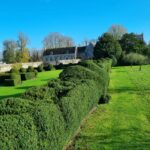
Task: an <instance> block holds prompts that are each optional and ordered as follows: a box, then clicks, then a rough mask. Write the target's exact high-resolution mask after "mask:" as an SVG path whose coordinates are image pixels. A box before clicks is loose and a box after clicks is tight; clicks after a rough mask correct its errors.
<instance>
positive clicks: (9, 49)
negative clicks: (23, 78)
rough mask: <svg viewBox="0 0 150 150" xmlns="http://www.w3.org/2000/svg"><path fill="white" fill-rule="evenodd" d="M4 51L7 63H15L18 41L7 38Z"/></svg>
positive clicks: (4, 59) (4, 58)
mask: <svg viewBox="0 0 150 150" xmlns="http://www.w3.org/2000/svg"><path fill="white" fill-rule="evenodd" d="M3 46H4V51H3V61H4V62H6V63H15V62H16V60H15V50H16V47H17V45H16V42H15V41H13V40H5V41H4V42H3Z"/></svg>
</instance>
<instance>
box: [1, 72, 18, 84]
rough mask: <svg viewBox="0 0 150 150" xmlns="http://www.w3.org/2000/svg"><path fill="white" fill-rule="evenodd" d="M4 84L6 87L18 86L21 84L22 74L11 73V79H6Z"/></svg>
mask: <svg viewBox="0 0 150 150" xmlns="http://www.w3.org/2000/svg"><path fill="white" fill-rule="evenodd" d="M4 84H5V85H6V86H16V85H19V84H21V76H20V74H16V73H11V74H10V78H9V79H5V81H4Z"/></svg>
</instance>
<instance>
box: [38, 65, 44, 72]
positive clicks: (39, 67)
mask: <svg viewBox="0 0 150 150" xmlns="http://www.w3.org/2000/svg"><path fill="white" fill-rule="evenodd" d="M37 71H38V72H42V71H44V67H43V64H41V65H40V66H38V68H37Z"/></svg>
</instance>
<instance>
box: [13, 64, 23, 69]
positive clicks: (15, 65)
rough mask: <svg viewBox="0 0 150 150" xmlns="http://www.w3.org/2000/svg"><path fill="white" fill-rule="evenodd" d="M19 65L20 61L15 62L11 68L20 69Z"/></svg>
mask: <svg viewBox="0 0 150 150" xmlns="http://www.w3.org/2000/svg"><path fill="white" fill-rule="evenodd" d="M21 66H22V65H21V63H15V64H13V65H12V68H13V69H15V70H20V68H21Z"/></svg>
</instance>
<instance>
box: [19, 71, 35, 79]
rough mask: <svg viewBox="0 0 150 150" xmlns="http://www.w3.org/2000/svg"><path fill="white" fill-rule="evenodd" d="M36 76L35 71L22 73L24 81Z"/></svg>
mask: <svg viewBox="0 0 150 150" xmlns="http://www.w3.org/2000/svg"><path fill="white" fill-rule="evenodd" d="M35 77H36V74H35V72H26V73H21V80H22V81H25V80H31V79H34V78H35Z"/></svg>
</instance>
